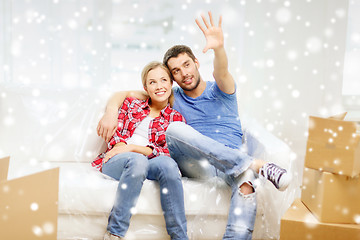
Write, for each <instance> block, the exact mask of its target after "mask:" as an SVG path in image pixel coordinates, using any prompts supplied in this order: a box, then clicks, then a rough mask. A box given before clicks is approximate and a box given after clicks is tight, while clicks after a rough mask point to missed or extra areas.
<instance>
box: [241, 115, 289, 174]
mask: <svg viewBox="0 0 360 240" xmlns="http://www.w3.org/2000/svg"><path fill="white" fill-rule="evenodd" d="M242 122H243V132H244V145H245V148H246V150H247V152H248V154H249V155H250V156H253V157H255V158H259V159H263V160H265V161H268V162H274V163H276V164H278V165H279V166H281V167H283V168H286V169H289V168H290V166H291V162H292V161H291V159H292V158H293V155H294V153H293V151H292V150H291V149H290V147H289V146H288V145H287V144H286V143H285V142H284V141H282V140H281V139H280V138H278V137H276V136H275V135H273V134H272V133H270V132H269V131H268V130H266V129H265V128H264V127H263V126H262V125H261V124H260V123H258V122H257V121H256V120H255V119H251V118H244V119H243V121H242Z"/></svg>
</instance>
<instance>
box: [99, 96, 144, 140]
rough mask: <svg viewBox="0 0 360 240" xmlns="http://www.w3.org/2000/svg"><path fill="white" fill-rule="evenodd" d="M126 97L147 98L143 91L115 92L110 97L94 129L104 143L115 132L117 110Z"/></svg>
mask: <svg viewBox="0 0 360 240" xmlns="http://www.w3.org/2000/svg"><path fill="white" fill-rule="evenodd" d="M127 97H134V98H138V99H141V100H146V99H147V98H148V97H149V96H148V95H147V93H146V92H145V91H122V92H116V93H114V94H113V95H112V96H111V97H110V99H109V101H108V103H107V104H106V109H105V113H104V115H103V116H102V118H101V119H100V121H99V123H98V126H97V128H96V130H97V134H98V135H99V136H100V137H101V138H103V139H104V140H105V141H106V142H108V141H109V140H110V139H111V137H112V136H113V135H114V133H115V131H116V128H117V124H118V114H119V113H118V112H119V108H120V107H121V105H122V104H123V102H124V100H125V98H127Z"/></svg>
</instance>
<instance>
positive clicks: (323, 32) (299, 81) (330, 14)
mask: <svg viewBox="0 0 360 240" xmlns="http://www.w3.org/2000/svg"><path fill="white" fill-rule="evenodd" d="M347 4H348V1H338V0H316V1H315V0H299V1H277V0H273V1H271V0H270V1H247V2H246V11H245V18H244V22H245V27H246V30H247V34H245V36H244V41H243V42H242V43H241V44H243V49H244V53H243V54H244V55H243V59H242V63H243V64H242V68H241V75H239V76H238V82H239V84H238V87H239V90H240V95H239V102H240V112H241V114H242V115H244V114H249V115H251V116H253V117H255V118H256V119H257V120H258V121H259V122H261V123H262V124H263V125H264V126H265V127H266V128H267V129H268V130H270V131H272V133H273V134H275V135H277V136H279V137H280V138H282V139H283V140H285V141H286V142H287V143H288V144H289V145H290V146H291V147H292V149H293V150H294V151H295V152H296V155H297V156H296V161H297V165H298V169H299V175H298V178H299V179H300V178H301V175H302V168H303V161H304V154H305V147H306V134H307V124H308V116H309V115H316V116H329V115H332V114H337V113H340V112H342V111H343V109H342V106H341V88H342V71H343V61H344V50H345V42H346V41H345V40H346V39H345V38H346V24H347V15H346V13H347Z"/></svg>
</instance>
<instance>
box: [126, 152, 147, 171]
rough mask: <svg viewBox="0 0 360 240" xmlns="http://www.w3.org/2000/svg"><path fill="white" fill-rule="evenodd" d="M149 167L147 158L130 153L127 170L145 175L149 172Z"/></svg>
mask: <svg viewBox="0 0 360 240" xmlns="http://www.w3.org/2000/svg"><path fill="white" fill-rule="evenodd" d="M148 165H149V161H148V158H147V157H146V156H144V155H142V154H139V153H130V154H129V155H128V157H127V163H126V167H125V168H127V169H129V170H130V171H132V172H136V173H138V174H144V173H146V172H147V169H148Z"/></svg>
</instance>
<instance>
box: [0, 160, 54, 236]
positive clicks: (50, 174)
mask: <svg viewBox="0 0 360 240" xmlns="http://www.w3.org/2000/svg"><path fill="white" fill-rule="evenodd" d="M8 166H9V157H6V158H1V159H0V239H1V240H5V239H6V240H19V239H26V240H35V239H37V240H38V239H43V240H56V236H57V215H58V207H57V202H58V192H59V168H56V169H51V170H47V171H43V172H40V173H36V174H32V175H29V176H25V177H21V178H16V179H12V180H6V179H7V170H8ZM5 170H6V171H5ZM5 172H6V173H5Z"/></svg>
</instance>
